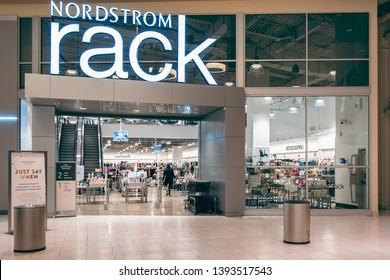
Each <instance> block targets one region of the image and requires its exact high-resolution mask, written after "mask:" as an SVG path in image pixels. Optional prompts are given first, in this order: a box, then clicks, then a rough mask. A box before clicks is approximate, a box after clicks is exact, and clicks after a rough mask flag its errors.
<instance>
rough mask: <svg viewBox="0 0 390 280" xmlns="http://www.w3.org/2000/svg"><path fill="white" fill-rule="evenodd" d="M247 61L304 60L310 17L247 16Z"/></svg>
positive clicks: (302, 15) (293, 15) (300, 15)
mask: <svg viewBox="0 0 390 280" xmlns="http://www.w3.org/2000/svg"><path fill="white" fill-rule="evenodd" d="M245 24H246V49H245V53H246V55H245V57H246V59H304V58H305V57H306V46H305V45H306V16H305V15H304V14H288V15H247V16H246V17H245Z"/></svg>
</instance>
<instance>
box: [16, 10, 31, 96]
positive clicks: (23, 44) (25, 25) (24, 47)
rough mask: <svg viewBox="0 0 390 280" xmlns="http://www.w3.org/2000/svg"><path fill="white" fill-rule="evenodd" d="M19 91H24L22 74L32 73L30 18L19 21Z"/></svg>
mask: <svg viewBox="0 0 390 280" xmlns="http://www.w3.org/2000/svg"><path fill="white" fill-rule="evenodd" d="M19 32H20V36H19V89H24V74H25V73H31V72H32V18H20V19H19Z"/></svg>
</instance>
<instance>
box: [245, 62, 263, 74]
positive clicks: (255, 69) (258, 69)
mask: <svg viewBox="0 0 390 280" xmlns="http://www.w3.org/2000/svg"><path fill="white" fill-rule="evenodd" d="M264 73H265V72H264V68H263V65H261V64H260V63H253V64H252V65H251V67H250V68H249V75H252V76H256V77H258V76H261V75H264Z"/></svg>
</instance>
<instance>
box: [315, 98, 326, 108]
mask: <svg viewBox="0 0 390 280" xmlns="http://www.w3.org/2000/svg"><path fill="white" fill-rule="evenodd" d="M324 106H325V100H324V99H322V98H321V97H318V98H317V99H316V102H315V103H314V107H324Z"/></svg>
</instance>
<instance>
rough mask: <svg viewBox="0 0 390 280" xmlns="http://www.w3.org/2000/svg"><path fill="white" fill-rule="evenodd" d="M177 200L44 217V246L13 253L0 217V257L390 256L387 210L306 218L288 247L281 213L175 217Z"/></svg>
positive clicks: (4, 218) (5, 220) (99, 207)
mask: <svg viewBox="0 0 390 280" xmlns="http://www.w3.org/2000/svg"><path fill="white" fill-rule="evenodd" d="M118 199H120V198H119V197H118ZM181 200H182V199H181V197H180V196H179V197H178V196H176V197H173V196H172V197H163V203H161V204H159V205H158V203H156V202H154V201H153V199H150V201H148V202H147V203H145V204H143V206H142V207H146V208H147V209H149V210H150V209H153V208H156V207H158V208H159V209H155V212H154V213H151V212H148V213H144V214H143V215H137V214H134V213H132V212H131V209H132V208H136V209H137V210H136V212H137V211H141V209H140V208H139V207H141V206H140V204H141V203H137V202H130V203H127V204H126V207H127V208H126V207H125V209H127V210H124V211H123V212H122V213H120V211H119V209H120V206H119V202H118V203H117V204H118V205H115V204H114V203H113V201H111V202H110V203H113V204H110V205H109V208H110V209H111V210H106V211H107V212H106V213H104V210H102V207H103V206H102V205H101V204H96V205H95V207H94V208H95V211H97V212H102V213H100V215H99V216H96V215H94V214H96V213H92V212H93V211H92V210H93V209H94V208H93V207H90V208H89V212H88V211H87V212H88V213H87V212H82V213H80V214H84V215H78V216H77V217H68V218H50V219H48V231H47V232H46V249H45V250H43V251H40V252H35V253H14V252H13V235H10V234H7V233H6V232H7V230H8V216H0V259H2V260H5V259H40V260H49V259H55V260H69V259H71V260H85V259H88V260H101V259H103V260H129V259H135V260H151V259H152V260H160V259H170V260H179V259H184V260H199V259H202V260H214V259H217V260H224V259H235V260H253V259H267V260H288V259H298V260H306V259H315V260H332V259H335V260H344V259H346V260H356V259H357V260H372V259H378V260H379V259H382V260H390V249H389V248H390V215H389V214H388V213H381V215H379V217H371V216H312V217H311V222H310V226H311V234H310V243H309V244H306V245H291V244H286V243H284V242H283V217H279V216H278V217H275V216H274V217H236V218H227V217H223V216H214V215H197V216H193V215H192V214H188V213H186V215H185V214H180V216H175V215H173V213H174V211H175V210H174V209H175V207H179V206H180V205H179V206H178V205H176V204H177V203H179V204H180V203H182V201H181ZM131 205H133V207H132V206H131ZM181 206H182V205H181ZM84 208H85V207H84ZM96 209H97V210H96ZM79 211H86V209H81V208H80V209H79ZM110 211H111V212H110ZM92 214H93V215H92ZM102 214H104V215H102Z"/></svg>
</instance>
